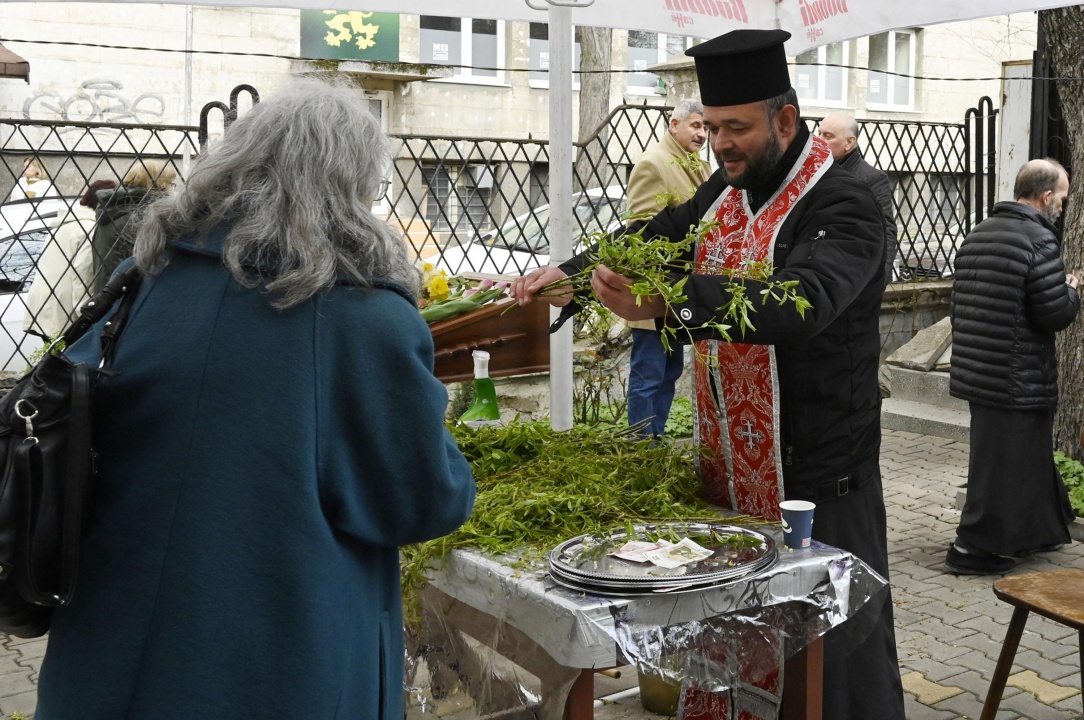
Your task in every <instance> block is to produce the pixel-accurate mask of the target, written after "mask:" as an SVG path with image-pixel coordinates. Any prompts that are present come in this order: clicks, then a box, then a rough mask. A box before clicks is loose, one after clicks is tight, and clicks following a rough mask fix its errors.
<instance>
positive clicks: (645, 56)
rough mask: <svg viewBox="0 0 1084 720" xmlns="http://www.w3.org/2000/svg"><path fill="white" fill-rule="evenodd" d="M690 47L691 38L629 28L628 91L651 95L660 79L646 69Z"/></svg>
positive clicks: (635, 93)
mask: <svg viewBox="0 0 1084 720" xmlns="http://www.w3.org/2000/svg"><path fill="white" fill-rule="evenodd" d="M689 47H692V38H688V37H684V36H682V35H665V34H661V33H653V32H644V31H642V30H629V63H628V69H629V70H632V71H633V72H631V73H629V79H628V83H627V88H628V92H629V93H630V94H632V95H651V94H654V93H655V92H656V91H657V90H659V89H660V88H661V83H662V80H660V79H659V76H658V75H655V74H654V73H649V72H648V71H647V69H648V68H649V67H651V66H653V65H658V64H659V63H661V62H665V61H666V60H667V59H669V58H672V57H674V56H675V55H680V54H682V53H683V52H685V49H686V48H689Z"/></svg>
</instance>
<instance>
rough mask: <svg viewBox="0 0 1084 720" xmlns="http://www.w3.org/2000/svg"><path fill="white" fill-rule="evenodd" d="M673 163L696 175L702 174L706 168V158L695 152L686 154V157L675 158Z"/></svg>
mask: <svg viewBox="0 0 1084 720" xmlns="http://www.w3.org/2000/svg"><path fill="white" fill-rule="evenodd" d="M671 162H673V163H674V164H675V165H677V166H678V167H682V168H685V169H686V170H688V171H690V172H694V173H698V172H700V171H701V169H703V167H704V158H702V157H700V154H699V153H694V152H690V153H685V157H679V158H674V159H673V160H672V161H671Z"/></svg>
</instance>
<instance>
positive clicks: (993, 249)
mask: <svg viewBox="0 0 1084 720" xmlns="http://www.w3.org/2000/svg"><path fill="white" fill-rule="evenodd" d="M1068 193H1069V177H1068V176H1067V175H1066V172H1065V169H1064V168H1063V167H1062V166H1061V165H1059V164H1058V163H1056V162H1054V161H1053V160H1032V161H1031V162H1029V163H1027V164H1026V165H1024V167H1023V168H1021V170H1020V172H1019V174H1017V176H1016V187H1015V188H1014V189H1013V196H1014V197H1015V198H1016V201H1015V202H1001V203H998V204H997V205H995V206H994V210H993V212H992V213H991V215H990V217H989V218H988V219H987V220H985V221H984V222H982V223H980V224H979V225H978V226H977V227H976V228H975V229H974V230H973V231H972V232H971V234H969V235H968V236H967V239H966V240H965V241H964V243H963V245H962V246H961V247H960V250H959V253H958V254H957V255H956V280H955V283H954V284H953V288H952V300H951V314H952V371H951V384H950V393H951V394H952V395H953V396H955V397H958V398H962V399H964V400H967V401H968V403H969V404H970V406H971V460H970V464H969V468H968V474H967V502H966V504H965V505H964V510H963V514H962V515H961V517H960V525H959V527H958V528H957V530H956V540H955V542H954V543H953V544H952V545H951V546H949V549H948V554H947V556H946V558H945V565H946V566H948V568H949V570H951V571H953V572H957V573H964V574H973V575H985V574H997V573H1003V572H1005V571H1007V570H1009V569H1011V568H1012V567H1013V565H1014V563H1013V561H1012V559H1011V558H1009V557H1008V556H1010V555H1012V556H1023V555H1029V554H1031V553H1034V552H1043V551H1044V550H1052V549H1056V548H1058V547H1061V546H1062V545H1063V544H1065V543H1068V542H1070V538H1069V531H1068V525H1069V523H1071V522H1072V520H1073V512H1072V508H1071V507H1070V505H1069V498H1068V494H1067V493H1066V490H1065V484H1064V483H1063V482H1062V479H1061V476H1060V475H1059V474H1058V471H1057V468H1056V467H1055V466H1054V459H1053V450H1054V448H1053V421H1054V410H1055V408H1056V407H1057V404H1058V365H1057V358H1056V357H1055V354H1054V333H1056V332H1057V331H1059V330H1063V329H1065V328H1066V327H1068V326H1069V324H1070V323H1072V322H1073V319H1074V318H1075V317H1076V315H1077V311H1078V310H1079V309H1080V299H1079V296H1078V295H1077V285H1078V280H1077V278H1076V277H1075V276H1073V275H1068V276H1067V275H1066V274H1065V268H1064V266H1063V265H1062V262H1061V247H1060V244H1059V239H1058V235H1057V231H1056V230H1055V227H1054V224H1055V223H1056V222H1057V220H1058V217H1059V216H1060V215H1061V210H1062V204H1063V203H1064V201H1065V196H1066V195H1067V194H1068Z"/></svg>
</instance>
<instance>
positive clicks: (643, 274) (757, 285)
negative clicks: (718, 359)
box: [539, 221, 813, 350]
mask: <svg viewBox="0 0 1084 720" xmlns="http://www.w3.org/2000/svg"><path fill="white" fill-rule="evenodd" d="M718 226H719V223H717V222H714V221H701V222H700V224H699V225H698V226H696V227H695V228H693V229H691V230H690V231H689V233H688V234H686V235H685V237H684V238H681V239H680V240H671V239H669V238H666V237H661V236H653V237H646V236H645V235H644V230H645V229H646V225H643V226H641V227H639V228H638V229H636V230H632V231H628V230H626V231H625V232H624V233H622V234H607V233H602V232H599V233H594V234H593V235H592V236H591V238H590V240H591V241H592V243H593V245H592V247H591V250H589V251H588V252H589V255H588V263H587V264H586V266H585V267H584V268H583V270H581V271H580V272H578V273H576V274H574V275H570V276H568V277H566V278H562V279H561V280H557V281H555V282H552V283H550V284H549V285H546V286H545V287H543V288H542V289H541V291H540V293H539V294H540V295H542V296H544V297H545V296H556V295H562V294H565V293H567V292H568V291H569V290H570V289H571V290H572V291H573V292H575V293H577V294H578V295H580V297H581V298H582V299H581V301H580V304H581V305H582V306H583V307H584V308H590V309H595V310H597V311H599V312H607V310H606V309H605V308H604V307H603V306H602V304H601V303H600V302H599V301H598V298H597V297H595V296H594V294H593V293H592V292H591V276H592V274H593V273H594V271H595V270H597V269H598V267H599V266H600V265H605V266H606V267H608V268H609V269H611V270H613V271H614V272H617V273H620V274H621V275H624V276H626V277H628V278H631V279H632V281H633V282H632V285H631V286H630V288H629V289H630V290H631V292H632V294H633V295H635V296H636V304H637V306H640V305H642V303H643V302H644V301H645V300H647V299H650V298H652V297H658V298H659V299H661V300H662V302H663V304H664V305H665V307H666V310H667V314H668V315H669V316H670V318H669V319H668V321H667V323H666V324H664V325H663V327H662V330H661V337H662V342H663V345H664V346H665V347H666V349H667V350H670V349H672V347H673V346H672V345H671V341H672V340H674V339H676V338H677V336H678V333H679V332H680V333H685V334H687V335H688V336H689V337H690V339H691V338H692V337H693V333H694V332H695V331H700V330H705V329H706V330H711V331H713V332H714V333H715V334H717V335H718V336H719V337H721V338H722V339H724V340H726V341H727V342H734V341H735V340H734V338H733V337H732V336H731V334H730V331H731V330H732V329H733V328H735V327H737V329H738V331H739V333H740V336H742V337H744V335H745V334H746V333H747V332H748V331H750V330H753V331H755V330H756V325H755V324H754V323H753V320H752V315H753V313H755V312H756V308H757V305H756V303H754V301H753V299H752V298H750V292H751V291H752V292H755V291H757V290H758V289H759V296H760V298H761V300H760V302H761V304H766V303H769V302H775V303H777V304H779V305H784V304H787V303H792V304H793V305H794V309H795V311H796V312H797V313H798V315H799V316H800V317H802V318H805V313H806V311H807V310H809V309H811V308H812V307H813V306H812V304H811V303H810V302H809V300H808V299H806V298H805V297H803V296H802V295H800V294H799V293H798V285H799V283H798V281H797V280H772V279H771V278H772V275H773V273H774V268H773V266H772V263H771V261H770V260H764V261H755V260H746V261H743V262H742V263H741V266H740V267H739V268H737V269H730V268H718V267H714V266H713V267H710V268H709V267H707V266H704V265H702V264H698V263H694V262H691V261H690V260H689V259H688V258H689V257H690V256H691V255H692V252H693V249H694V248H695V246H696V243H697V242H698V241H699V240H701V239H702V238H703V237H704V236H706V235H707V234H708V233H710V232H711V231H712V230H714V229H715V228H717V227H718ZM698 270H704V271H705V272H706V273H707V274H713V275H717V276H719V277H720V278H725V285H724V287H725V289H726V290H727V292H728V294H729V299H728V300H727V302H726V303H725V304H723V305H721V306H720V307H718V308H716V314H715V317H714V318H713V319H712V320H709V321H707V322H705V323H703V324H701V325H695V326H694V325H688V324H686V323H685V322H684V321H683V320H681V318H680V317H679V316H678V314H677V313H671V312H669V311H670V309H671V308H672V307H674V306H675V305H678V304H680V303H683V302H686V301H687V300H688V296H687V295H686V294H685V285H686V283H687V282H688V279H689V274H690V273H695V272H697V271H698ZM739 340H740V338H739Z"/></svg>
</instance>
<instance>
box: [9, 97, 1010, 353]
mask: <svg viewBox="0 0 1084 720" xmlns="http://www.w3.org/2000/svg"><path fill="white" fill-rule="evenodd" d="M241 92H247V93H249V95H250V97H251V100H252V102H258V95H257V94H256V91H255V89H253V88H251V87H250V86H239V87H238V88H237V89H235V90H234V92H233V94H232V95H231V98H230V104H229V105H226V104H224V103H213V104H211V105H209V106H208V107H207V108H206V109H205V110H204V112H203V113H202V115H201V126H200V127H198V128H197V127H182V126H168V125H135V124H107V123H87V122H70V121H63V122H51V123H50V122H40V121H28V120H0V193H3V195H2V196H0V197H2V198H9V196H11V195H12V192H13V188H15V186H16V184H17V181H18V179H19V177H20V175H21V174H22V171H23V164H24V161H30V160H37V161H38V162H40V163H41V166H42V169H43V171H44V173H45V174H46V175H47V176H48V178H49V183H48V184H49V186H50V188H51V190H50V191H49V192H47V193H44V194H43V195H42V196H39V197H31V198H25V197H21V198H19V199H12V198H9V200H8V201H7V202H5V203H4V204H3V206H2V220H0V312H2V321H3V322H2V329H0V369H2V370H7V371H15V372H18V371H21V370H23V369H24V368H25V367H26V365H27V359H28V357H29V356H30V355H31V354H32V353H33V352H34V351H35V350H36V349H37V348H39V347H41V345H42V341H43V338H41V337H38V336H36V335H33V334H29V335H28V334H27V333H26V332H25V329H24V328H26V327H30V328H31V329H33V328H34V321H35V317H34V313H33V312H28V311H27V304H26V303H27V291H28V289H29V288H30V286H31V284H32V283H33V282H34V281H35V279H36V278H37V276H38V265H39V262H38V261H39V258H40V256H41V253H42V251H43V250H44V248H45V247H46V246H47V245H49V244H50V243H54V234H55V229H56V226H57V225H58V224H59V223H60V222H61V221H62V220H64V219H66V218H67V217H68V215H69V213H70V212H72V208H73V207H75V206H77V204H78V199H79V197H80V196H81V195H83V194H84V193H85V192H86V190H87V186H88V184H89V183H90V182H91V181H92V180H98V179H109V180H113V181H115V182H119V181H120V180H121V179H122V178H124V177H125V175H126V174H128V173H129V172H130V171H131V170H132V169H133V168H136V167H148V166H150V165H152V164H154V163H158V165H160V166H161V167H165V168H168V169H170V170H171V171H175V173H176V175H177V178H178V180H177V182H182V181H183V178H184V177H186V175H187V172H188V167H189V164H190V162H191V161H193V160H194V159H195V157H196V156H197V155H198V154H199V151H200V149H201V148H202V147H204V146H205V145H206V143H207V142H213V137H212V136H213V134H214V133H212V131H211V129H210V127H209V126H210V124H211V121H212V118H217V115H216V114H215V111H216V110H217V111H220V113H221V128H222V130H225V128H226V127H228V126H229V123H230V122H232V120H233V119H234V118H236V116H237V113H238V107H237V105H238V102H237V100H238V94H239V93H241ZM669 112H670V108H664V107H657V106H646V105H622V106H620V107H617V108H615V109H614V110H613V112H611V113H610V115H609V117H608V118H607V119H606V121H605V122H604V123H603V124H602V125H601V126H600V127H599V128H598V130H596V132H595V133H593V134H592V135H591V136H590V137H589V138H588V139H587V140H586V141H584V142H583V143H578V144H577V146H576V164H575V166H574V168H573V172H574V177H575V184H574V185H575V189H576V193H575V195H574V197H573V203H574V210H575V212H574V218H575V223H576V229H575V232H576V235H577V238H583V237H585V236H588V235H589V234H590V233H592V232H597V231H606V230H610V229H613V228H616V227H619V226H620V224H621V215H622V213H623V212H624V208H625V189H626V186H627V184H628V177H629V174H630V173H631V170H632V167H633V165H634V164H635V163H636V162H637V161H638V160H639V159H640V156H641V155H642V154H643V153H644V151H645V150H646V149H647V148H649V147H651V146H652V145H653V144H654V143H656V142H658V140H659V139H660V138H661V137H662V136H663V133H665V132H666V131H667V130H666V128H667V123H668V116H669ZM995 117H996V111H994V110H993V105H992V102H990V100H989V98H983V99H982V100H981V101H980V103H979V104H978V107H977V108H975V109H973V110H971V111H969V112H968V116H967V119H966V121H965V122H963V123H959V124H950V123H918V122H880V121H861V122H860V127H861V130H860V140H861V143H862V146H863V148H864V152H865V155H866V158H867V159H868V160H869V161H870V162H871V163H872V164H874V165H875V166H877V167H880V168H881V169H882V170H884V171H885V172H886V173H887V174H888V176H889V178H890V179H891V180H892V182H893V185H894V188H895V203H896V211H897V223H898V225H899V241H900V242H899V249H898V257H897V258H896V264H897V267H898V268H899V274H900V276H901V277H914V278H915V279H921V278H924V277H942V276H944V275H946V274H950V273H951V268H952V260H953V258H954V257H955V250H956V247H957V246H958V244H959V242H960V241H962V239H963V236H964V235H965V234H966V233H967V232H968V231H969V230H970V228H971V226H972V225H973V224H974V223H975V222H977V221H978V220H979V219H981V218H982V217H983V216H984V214H985V213H986V212H987V211H988V209H989V207H990V206H991V205H992V203H993V184H994V178H995V177H996V174H995V172H994V170H995V168H994V158H995V156H996V154H995V152H994V141H993V139H994V129H995V124H994V122H995ZM807 122H809V124H810V126H811V128H813V129H815V127H816V123H817V121H816V120H815V119H807ZM391 139H392V143H393V157H394V161H393V165H392V167H391V168H389V170H388V174H389V179H390V180H391V191H390V192H389V194H388V197H387V199H386V200H384V201H382V202H381V203H380V204H378V206H377V207H376V208H375V209H376V211H377V212H379V213H381V214H382V215H383V216H384V217H385V218H386V220H387V221H388V222H389V223H391V224H393V225H394V226H396V227H398V228H400V229H401V230H402V232H403V235H404V237H405V238H406V239H407V241H408V242H409V244H410V246H411V248H412V249H413V252H414V254H415V256H416V257H417V258H418V259H419V260H425V261H428V262H432V263H434V264H437V265H440V266H442V267H444V268H446V269H447V270H448V272H449V273H452V274H454V273H461V272H467V271H476V272H494V273H522V272H524V271H526V270H528V269H530V268H532V267H537V266H538V265H539V264H542V263H545V262H547V261H548V259H549V240H548V235H547V231H548V222H549V199H548V177H549V172H550V168H549V146H548V144H547V143H546V142H545V141H543V140H535V139H533V138H530V137H528V138H526V139H510V140H499V139H492V138H464V137H453V136H415V135H395V136H392V138H391ZM15 195H19V193H15ZM92 223H93V220H91V221H90V224H91V225H92ZM63 259H64V261H65V262H66V263H67V265H65V267H64V268H63V270H65V271H67V270H72V271H73V272H72V273H68V272H57V271H56V270H49V271H47V272H46V273H43V274H42V282H45V283H46V288H47V289H48V291H49V293H51V294H52V295H53V296H54V297H56V296H59V295H60V293H61V291H62V290H64V288H67V289H66V290H64V291H65V292H66V293H67V299H66V300H65V302H67V303H68V304H69V305H73V304H74V306H75V307H77V305H78V301H79V299H81V298H74V299H73V296H74V295H79V293H78V292H74V293H73V292H72V290H71V288H68V287H67V284H70V283H71V282H72V281H73V277H72V276H73V273H74V282H76V283H80V282H83V281H84V280H85V278H83V277H82V275H81V274H80V273H78V272H74V271H75V270H76V262H75V258H74V257H66V256H64V258H63Z"/></svg>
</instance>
